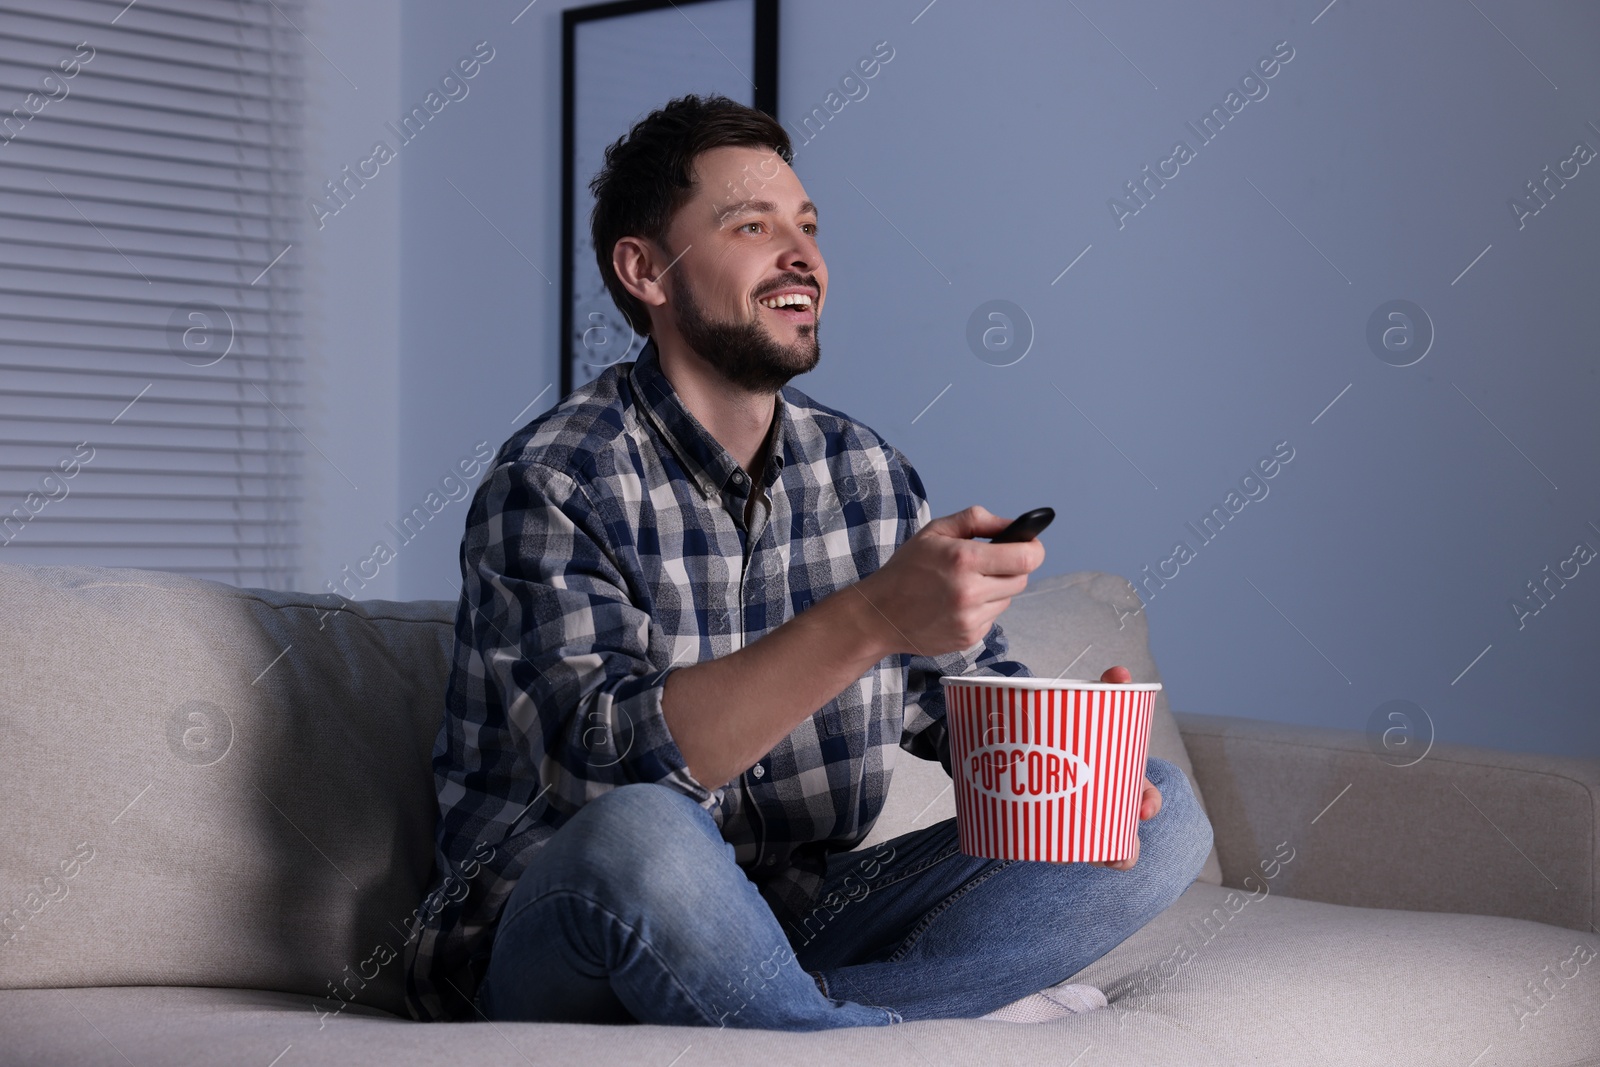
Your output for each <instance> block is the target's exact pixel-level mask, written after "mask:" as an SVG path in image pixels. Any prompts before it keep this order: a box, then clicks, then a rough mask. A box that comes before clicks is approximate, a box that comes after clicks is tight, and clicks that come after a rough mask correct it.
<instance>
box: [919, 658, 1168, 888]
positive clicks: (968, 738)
mask: <svg viewBox="0 0 1600 1067" xmlns="http://www.w3.org/2000/svg"><path fill="white" fill-rule="evenodd" d="M939 681H940V682H942V683H943V684H944V696H945V723H946V726H947V727H948V729H949V732H950V770H951V772H952V777H953V778H954V780H955V793H956V826H957V828H958V830H959V831H960V835H961V851H962V852H964V853H966V854H967V855H969V856H981V857H985V858H989V859H1002V860H1044V861H1046V862H1049V863H1082V862H1086V861H1096V862H1098V861H1105V860H1109V861H1116V860H1121V859H1126V858H1127V857H1128V856H1129V855H1131V854H1132V852H1133V843H1134V840H1135V838H1136V837H1137V836H1138V833H1139V798H1140V795H1141V793H1142V792H1143V788H1144V770H1145V756H1146V755H1147V753H1148V751H1149V746H1150V720H1151V717H1152V714H1153V712H1154V710H1155V700H1156V693H1157V692H1158V691H1159V690H1160V689H1161V683H1159V682H1144V683H1128V684H1117V683H1114V682H1087V681H1081V680H1079V679H1075V678H1061V679H1052V678H1010V677H1004V676H998V675H973V674H969V675H963V676H957V675H948V674H947V675H944V676H943V677H941V678H940V679H939Z"/></svg>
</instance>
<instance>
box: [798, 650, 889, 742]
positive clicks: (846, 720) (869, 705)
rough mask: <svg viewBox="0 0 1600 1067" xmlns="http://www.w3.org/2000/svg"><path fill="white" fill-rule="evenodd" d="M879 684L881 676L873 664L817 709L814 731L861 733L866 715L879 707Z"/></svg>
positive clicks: (836, 734)
mask: <svg viewBox="0 0 1600 1067" xmlns="http://www.w3.org/2000/svg"><path fill="white" fill-rule="evenodd" d="M883 688H884V687H883V680H882V676H881V675H880V674H879V672H878V668H877V666H873V667H872V668H871V669H869V670H868V671H867V673H866V674H864V675H862V676H861V677H860V678H858V679H856V681H855V682H853V683H851V684H850V685H848V686H846V687H845V689H844V691H843V692H841V693H840V694H839V695H838V697H836V698H835V699H833V700H831V701H829V702H828V703H827V704H826V705H824V707H823V708H822V710H821V711H819V712H817V714H816V716H815V718H816V720H817V733H818V734H819V735H820V736H822V737H841V736H850V735H853V734H860V733H862V732H863V731H864V730H865V729H866V727H867V717H868V716H869V715H877V714H881V713H882V711H883V707H882V703H883Z"/></svg>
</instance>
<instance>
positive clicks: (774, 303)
mask: <svg viewBox="0 0 1600 1067" xmlns="http://www.w3.org/2000/svg"><path fill="white" fill-rule="evenodd" d="M761 306H762V307H769V308H780V307H790V306H796V307H803V308H809V307H810V306H811V297H810V296H808V295H807V294H805V293H788V294H786V295H784V296H775V297H773V298H772V299H770V300H763V301H761Z"/></svg>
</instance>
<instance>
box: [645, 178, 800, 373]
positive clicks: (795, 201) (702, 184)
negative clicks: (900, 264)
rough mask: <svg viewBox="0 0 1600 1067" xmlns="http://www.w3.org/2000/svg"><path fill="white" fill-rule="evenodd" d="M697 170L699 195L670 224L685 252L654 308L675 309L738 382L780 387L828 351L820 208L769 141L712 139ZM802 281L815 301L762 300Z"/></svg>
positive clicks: (687, 334) (711, 358)
mask: <svg viewBox="0 0 1600 1067" xmlns="http://www.w3.org/2000/svg"><path fill="white" fill-rule="evenodd" d="M694 171H695V179H696V183H695V194H694V197H693V198H692V199H691V200H690V201H689V202H688V203H687V204H685V205H684V206H683V207H682V208H681V209H680V210H679V211H678V213H677V215H675V216H674V217H673V220H672V225H671V227H670V228H669V230H668V244H669V246H670V249H671V252H670V255H673V256H677V257H678V258H677V260H676V262H674V263H673V265H672V266H671V268H670V269H669V270H667V271H666V273H665V274H664V275H663V276H662V284H663V285H664V286H665V287H666V290H667V292H668V294H669V295H668V303H667V305H666V306H665V307H659V308H653V309H652V310H651V314H652V315H653V316H655V318H656V321H657V322H658V323H659V322H660V320H661V318H662V317H664V316H671V317H672V318H673V319H674V320H675V323H676V326H677V330H678V333H679V334H680V335H681V336H682V337H683V340H684V342H685V343H686V344H687V345H688V346H689V347H690V348H691V349H693V350H694V352H695V353H696V354H697V355H699V356H700V358H702V359H704V360H705V361H706V362H707V363H709V364H710V365H711V366H712V367H714V368H715V369H716V370H718V371H719V372H720V373H721V374H722V375H723V377H725V378H726V379H727V380H728V381H730V382H732V383H733V384H734V385H737V386H739V387H741V388H744V389H748V390H750V391H752V392H763V393H774V392H777V391H778V390H779V389H781V388H782V387H783V386H784V384H785V383H787V382H788V381H789V379H790V378H793V377H794V376H795V375H797V374H804V373H805V372H806V371H809V370H811V369H812V368H814V367H815V366H816V365H817V362H818V360H820V359H821V356H822V352H821V348H820V347H819V345H818V343H817V322H818V317H819V314H820V312H821V309H822V302H823V299H824V297H825V296H826V294H827V287H828V269H827V267H826V266H825V265H824V264H823V262H822V253H821V251H820V250H819V249H818V247H817V236H816V235H817V212H816V208H815V206H813V205H812V203H811V202H810V201H809V200H808V199H807V198H806V193H805V189H804V188H803V187H802V186H801V184H800V179H799V178H797V177H795V174H794V171H792V170H791V169H789V165H788V164H786V163H785V162H784V161H783V160H782V159H781V158H780V157H779V156H778V154H777V153H776V152H773V151H772V150H771V149H766V148H735V147H724V148H716V149H712V150H711V151H709V152H704V153H702V154H701V155H700V156H699V157H698V158H697V159H696V161H695V165H694ZM796 291H798V292H801V293H804V294H806V295H807V296H809V297H810V298H811V299H810V301H809V302H803V303H802V304H800V305H791V306H787V307H778V308H772V307H768V306H766V305H765V304H763V303H762V301H763V300H770V299H773V298H775V297H777V296H779V295H780V294H786V293H792V292H796ZM807 303H808V304H809V306H806V305H807Z"/></svg>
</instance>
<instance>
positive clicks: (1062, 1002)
mask: <svg viewBox="0 0 1600 1067" xmlns="http://www.w3.org/2000/svg"><path fill="white" fill-rule="evenodd" d="M1105 1006H1106V995H1105V994H1104V993H1102V992H1100V990H1098V989H1096V988H1095V987H1094V986H1092V985H1069V984H1067V983H1065V982H1063V983H1061V984H1060V985H1053V986H1051V987H1050V988H1049V989H1042V990H1040V991H1039V992H1037V993H1029V994H1028V995H1027V996H1025V997H1023V998H1022V999H1020V1000H1014V1001H1012V1002H1011V1003H1010V1004H1007V1005H1005V1006H1004V1007H1002V1008H996V1009H995V1010H994V1011H991V1012H990V1013H989V1014H987V1015H984V1016H981V1018H984V1019H992V1020H996V1021H999V1022H1007V1023H1047V1022H1049V1021H1050V1020H1052V1019H1059V1018H1061V1017H1063V1016H1066V1015H1075V1014H1077V1013H1079V1012H1085V1011H1094V1010H1095V1009H1096V1008H1103V1007H1105Z"/></svg>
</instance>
